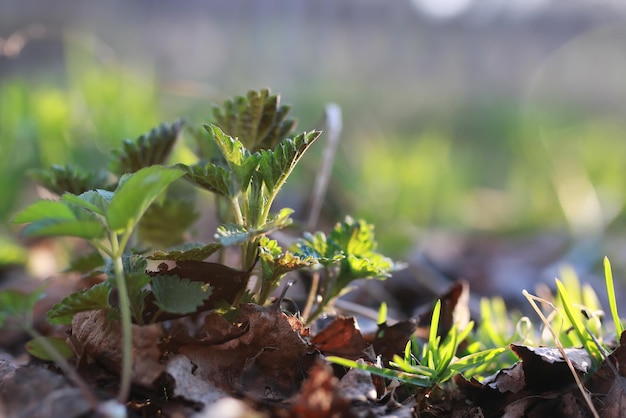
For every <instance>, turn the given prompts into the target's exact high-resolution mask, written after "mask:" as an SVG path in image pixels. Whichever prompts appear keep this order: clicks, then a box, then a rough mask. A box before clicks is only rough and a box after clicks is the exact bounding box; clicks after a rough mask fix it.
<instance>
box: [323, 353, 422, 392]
mask: <svg viewBox="0 0 626 418" xmlns="http://www.w3.org/2000/svg"><path fill="white" fill-rule="evenodd" d="M326 360H328V361H330V362H331V363H335V364H339V365H341V366H345V367H352V368H354V369H359V370H365V371H367V372H370V373H372V374H375V375H377V376H382V377H386V378H389V379H397V380H399V381H401V382H404V383H409V384H412V385H415V386H420V387H430V386H432V382H431V380H430V378H428V377H427V376H421V375H418V374H411V373H406V372H402V371H398V370H392V369H381V368H379V367H376V366H371V365H369V364H365V363H361V362H357V361H354V360H348V359H345V358H341V357H335V356H328V357H326Z"/></svg>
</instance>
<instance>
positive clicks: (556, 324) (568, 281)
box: [524, 258, 624, 371]
mask: <svg viewBox="0 0 626 418" xmlns="http://www.w3.org/2000/svg"><path fill="white" fill-rule="evenodd" d="M604 274H605V286H606V291H607V297H608V301H609V312H610V313H611V318H612V320H613V321H612V322H613V326H612V327H610V326H609V325H610V324H609V323H607V322H606V321H604V317H605V312H604V310H603V308H602V305H601V304H600V300H599V298H598V295H597V294H596V292H595V290H594V289H593V288H592V287H591V286H590V285H588V284H584V285H581V283H580V280H579V278H578V276H577V275H576V272H575V271H574V270H572V269H571V268H567V267H565V268H563V269H562V270H561V279H558V278H557V279H556V280H555V282H556V292H555V294H554V295H551V298H549V299H542V298H538V297H534V296H532V295H530V294H529V293H528V292H526V291H524V294H525V296H526V297H527V298H528V299H529V302H531V304H533V306H534V302H533V301H534V300H537V301H540V302H542V303H544V304H545V305H547V306H549V307H550V308H551V309H552V312H553V314H552V315H548V316H547V317H544V316H543V314H540V316H541V317H542V321H543V322H544V325H545V332H547V331H549V332H550V334H551V335H552V337H553V339H554V340H555V342H556V344H557V345H562V346H563V347H583V348H584V349H585V351H587V354H588V355H589V359H590V361H591V371H594V370H596V369H597V367H599V366H600V363H601V362H602V361H603V359H604V358H605V353H606V352H607V351H608V350H610V348H611V347H612V346H614V345H615V343H616V335H617V339H619V336H620V335H621V334H622V332H623V331H624V326H623V324H622V321H621V319H620V317H619V313H618V310H617V300H616V297H615V286H614V283H613V273H612V271H611V264H610V262H609V260H608V258H605V259H604ZM535 310H537V308H535ZM538 313H539V312H538ZM545 332H544V333H545ZM541 340H544V343H545V338H543V336H542V338H541Z"/></svg>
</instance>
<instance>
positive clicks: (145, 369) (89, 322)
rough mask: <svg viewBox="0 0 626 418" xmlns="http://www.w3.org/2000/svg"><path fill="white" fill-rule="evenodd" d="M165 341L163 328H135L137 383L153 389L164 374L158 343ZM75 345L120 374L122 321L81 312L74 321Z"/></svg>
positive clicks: (99, 312)
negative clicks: (154, 383) (156, 381)
mask: <svg viewBox="0 0 626 418" xmlns="http://www.w3.org/2000/svg"><path fill="white" fill-rule="evenodd" d="M162 338H163V330H162V328H161V326H160V325H148V326H143V327H140V326H138V325H133V371H132V381H133V383H134V384H137V385H141V386H145V387H151V386H152V384H153V382H154V381H155V380H156V379H157V378H158V377H159V376H160V375H161V373H163V371H164V369H165V368H164V366H163V364H161V363H160V362H159V358H160V357H161V351H160V349H159V346H158V343H159V341H160V340H161V339H162ZM71 343H72V344H79V345H80V347H74V349H75V351H80V352H81V354H82V355H85V356H87V357H89V358H91V359H93V360H94V361H95V362H97V363H99V364H100V365H102V366H103V367H105V368H106V369H108V370H110V371H112V372H114V373H120V370H121V364H122V331H121V324H120V322H119V321H115V320H111V319H109V318H107V316H106V313H105V312H104V311H101V310H97V311H87V312H79V313H77V314H76V315H74V319H73V320H72V339H71Z"/></svg>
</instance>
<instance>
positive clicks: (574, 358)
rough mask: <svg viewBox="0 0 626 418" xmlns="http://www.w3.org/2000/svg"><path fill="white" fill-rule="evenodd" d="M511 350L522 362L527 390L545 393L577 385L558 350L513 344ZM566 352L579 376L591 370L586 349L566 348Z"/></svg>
mask: <svg viewBox="0 0 626 418" xmlns="http://www.w3.org/2000/svg"><path fill="white" fill-rule="evenodd" d="M511 349H512V350H513V352H514V353H515V354H516V355H517V356H518V357H519V358H520V359H521V360H522V367H523V368H524V380H525V381H526V388H527V389H529V390H531V391H536V392H543V391H550V390H559V389H562V388H565V387H567V386H569V385H572V384H574V383H575V381H574V376H572V372H571V371H570V369H569V366H568V365H567V363H566V362H565V360H564V359H563V357H562V356H561V353H560V351H559V350H558V349H556V348H547V347H538V348H534V347H529V346H525V345H516V344H511ZM564 351H565V354H566V355H567V357H568V358H569V360H570V361H571V362H572V364H573V366H574V368H575V369H576V371H577V372H578V374H579V375H582V374H584V373H586V372H587V371H588V370H589V366H590V365H591V360H590V359H589V355H588V354H587V352H586V351H585V350H584V349H582V348H566V349H565V350H564Z"/></svg>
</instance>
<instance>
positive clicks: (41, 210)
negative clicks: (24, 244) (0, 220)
mask: <svg viewBox="0 0 626 418" xmlns="http://www.w3.org/2000/svg"><path fill="white" fill-rule="evenodd" d="M53 218H54V219H59V220H63V219H65V220H75V219H76V215H75V214H74V212H73V211H72V210H71V209H70V207H69V206H68V205H66V204H65V203H63V202H60V201H58V200H39V201H37V202H35V203H33V204H32V205H30V206H28V207H26V208H25V209H23V210H22V211H21V212H19V213H18V214H17V215H15V217H14V218H13V222H15V223H29V222H36V221H41V220H43V219H53Z"/></svg>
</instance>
